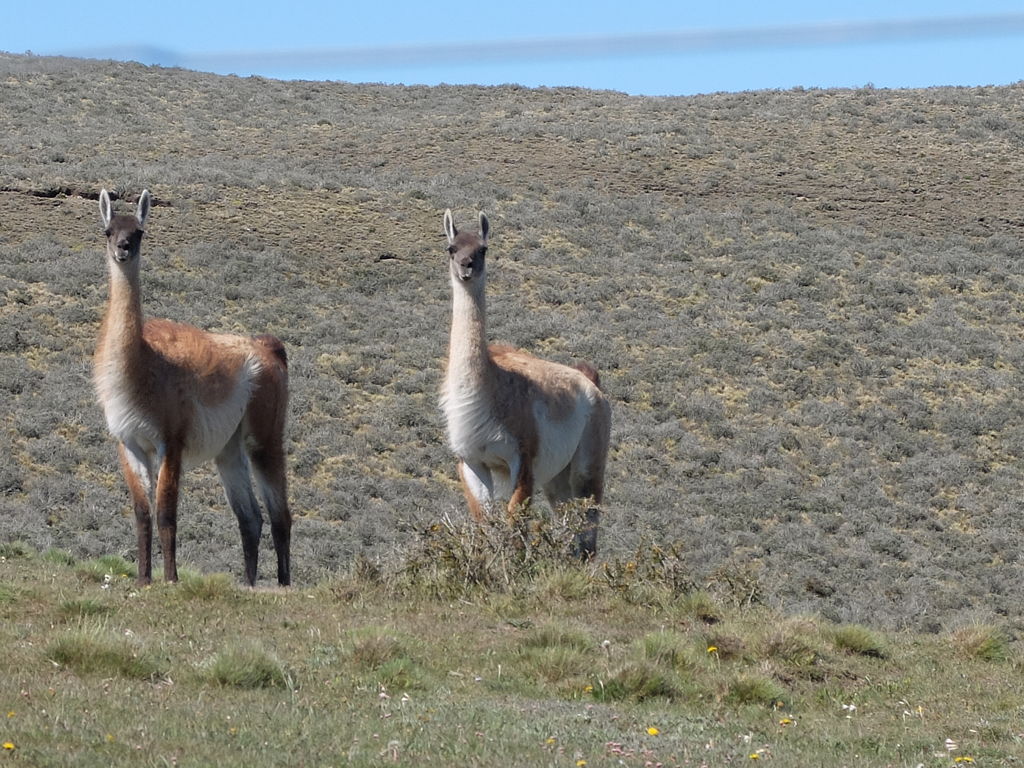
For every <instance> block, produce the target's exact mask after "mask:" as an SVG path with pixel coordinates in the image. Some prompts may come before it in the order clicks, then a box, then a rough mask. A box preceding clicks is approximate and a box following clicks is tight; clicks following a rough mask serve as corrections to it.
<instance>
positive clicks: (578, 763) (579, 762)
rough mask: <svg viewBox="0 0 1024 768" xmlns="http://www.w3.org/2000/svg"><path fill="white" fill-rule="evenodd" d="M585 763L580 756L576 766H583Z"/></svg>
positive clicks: (580, 767)
mask: <svg viewBox="0 0 1024 768" xmlns="http://www.w3.org/2000/svg"><path fill="white" fill-rule="evenodd" d="M586 764H587V761H586V760H584V759H583V758H582V757H581V758H580V759H579V760H577V761H576V768H584V766H586Z"/></svg>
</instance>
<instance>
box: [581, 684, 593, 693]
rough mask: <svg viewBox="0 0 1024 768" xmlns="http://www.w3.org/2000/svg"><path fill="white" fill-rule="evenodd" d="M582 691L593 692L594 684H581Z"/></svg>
mask: <svg viewBox="0 0 1024 768" xmlns="http://www.w3.org/2000/svg"><path fill="white" fill-rule="evenodd" d="M583 692H584V693H593V692H594V686H592V685H584V686H583Z"/></svg>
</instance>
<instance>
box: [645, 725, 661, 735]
mask: <svg viewBox="0 0 1024 768" xmlns="http://www.w3.org/2000/svg"><path fill="white" fill-rule="evenodd" d="M659 733H661V731H659V730H658V729H657V728H655V727H654V726H653V725H652V726H651V727H650V728H648V729H647V735H648V736H657V735H658V734H659Z"/></svg>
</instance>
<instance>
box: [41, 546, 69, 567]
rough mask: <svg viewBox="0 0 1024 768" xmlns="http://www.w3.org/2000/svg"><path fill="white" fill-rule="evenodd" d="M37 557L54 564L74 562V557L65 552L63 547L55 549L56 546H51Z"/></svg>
mask: <svg viewBox="0 0 1024 768" xmlns="http://www.w3.org/2000/svg"><path fill="white" fill-rule="evenodd" d="M39 557H40V559H42V560H44V561H45V562H47V563H54V564H56V565H74V564H75V558H74V556H73V555H72V554H71V553H70V552H65V551H64V550H63V549H57V548H56V547H51V548H50V549H48V550H46V551H45V552H43V554H41V555H40V556H39Z"/></svg>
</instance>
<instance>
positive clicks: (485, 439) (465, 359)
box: [441, 211, 611, 556]
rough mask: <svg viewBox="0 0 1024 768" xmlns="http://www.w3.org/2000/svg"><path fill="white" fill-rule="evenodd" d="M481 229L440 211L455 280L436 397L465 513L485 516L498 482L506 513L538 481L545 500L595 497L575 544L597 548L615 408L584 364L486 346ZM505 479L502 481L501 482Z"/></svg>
mask: <svg viewBox="0 0 1024 768" xmlns="http://www.w3.org/2000/svg"><path fill="white" fill-rule="evenodd" d="M480 222H481V234H480V235H476V234H473V233H466V232H458V231H457V230H456V229H455V225H454V222H453V220H452V218H451V212H450V211H447V212H446V213H445V232H446V234H447V236H448V243H449V249H448V251H449V255H450V266H449V272H450V278H451V283H452V297H453V302H452V327H451V338H450V346H449V352H448V365H447V370H446V374H445V383H444V388H443V391H442V397H441V403H442V408H443V409H444V412H445V416H446V420H447V423H448V439H449V444H450V445H451V447H452V450H453V451H454V452H455V454H456V455H457V456H458V457H459V459H460V463H459V477H460V479H461V480H462V485H463V491H464V494H465V496H466V501H467V504H468V505H469V509H470V513H471V514H472V515H473V516H474V517H475V518H477V519H481V518H482V517H483V515H484V514H486V513H487V511H488V508H489V507H490V506H492V505H493V503H494V501H495V497H496V496H497V495H499V493H498V492H499V491H501V490H507V491H508V496H509V500H508V505H507V507H506V509H507V512H508V514H509V515H510V516H511V515H513V514H514V513H515V512H516V510H517V509H518V508H519V507H520V506H521V505H523V504H526V503H529V501H530V500H531V498H532V497H533V494H534V486H535V485H536V484H540V485H541V486H542V487H543V488H544V491H545V493H546V495H547V497H548V501H549V502H550V503H551V505H552V506H553V507H554V506H557V505H558V504H561V503H563V502H565V501H569V500H570V499H573V498H582V499H591V500H592V503H593V504H594V505H595V507H594V508H592V510H591V512H590V513H588V519H589V520H592V521H593V524H592V525H589V526H588V529H587V531H585V532H584V534H582V535H581V537H580V540H579V541H578V550H579V553H580V554H581V555H583V556H591V555H593V553H594V551H595V549H596V521H597V514H598V513H597V509H596V505H599V504H600V503H601V501H602V498H603V495H604V470H605V463H606V461H607V455H608V443H609V437H610V431H611V409H610V406H609V403H608V400H607V398H606V397H605V396H604V394H603V393H602V392H601V390H600V388H599V387H598V386H597V384H596V382H597V381H599V378H598V375H597V371H596V369H594V368H593V366H590V365H589V364H582V366H580V367H577V368H571V367H569V366H565V365H561V364H558V363H552V362H549V361H546V360H541V359H539V358H537V357H534V356H533V355H530V354H528V353H526V352H523V351H521V350H517V349H514V348H511V347H507V346H502V345H491V346H488V345H487V339H486V303H485V298H484V293H485V290H484V289H485V278H486V267H485V258H484V256H485V253H486V249H487V233H488V231H489V224H488V222H487V218H486V217H485V216H484V215H483V214H482V213H481V214H480ZM499 485H505V486H507V488H505V489H501V488H499V487H498V486H499Z"/></svg>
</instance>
